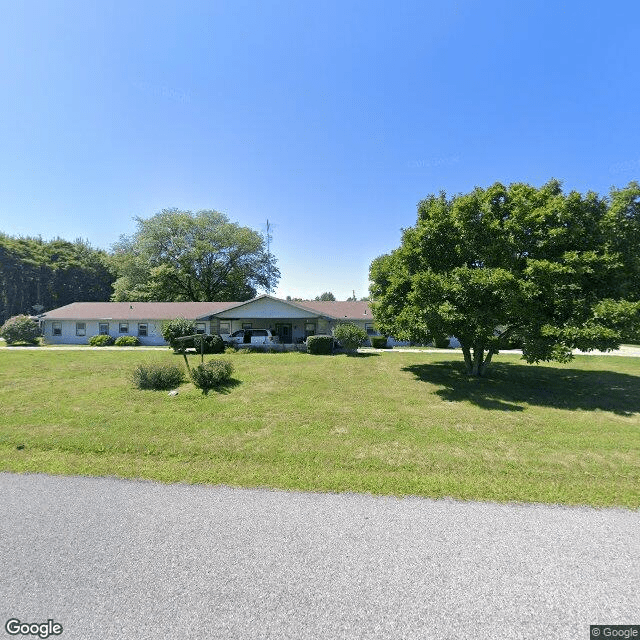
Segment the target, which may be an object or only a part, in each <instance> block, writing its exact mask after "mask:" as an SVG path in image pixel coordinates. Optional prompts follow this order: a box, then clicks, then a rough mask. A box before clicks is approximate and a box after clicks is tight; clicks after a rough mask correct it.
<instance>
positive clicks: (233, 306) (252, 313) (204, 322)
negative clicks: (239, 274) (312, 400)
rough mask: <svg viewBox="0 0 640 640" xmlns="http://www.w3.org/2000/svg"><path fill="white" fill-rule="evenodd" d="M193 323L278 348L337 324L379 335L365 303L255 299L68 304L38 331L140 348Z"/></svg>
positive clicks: (66, 340)
mask: <svg viewBox="0 0 640 640" xmlns="http://www.w3.org/2000/svg"><path fill="white" fill-rule="evenodd" d="M179 317H182V318H187V319H188V320H193V321H194V322H195V323H196V329H197V331H198V332H199V333H211V334H227V333H229V334H230V333H233V332H234V331H237V330H238V329H270V330H271V332H272V333H273V335H274V336H278V338H279V340H280V342H282V343H285V344H287V343H294V342H300V341H301V340H304V339H306V338H307V337H308V336H311V335H317V334H330V333H331V331H332V329H333V328H334V327H335V326H336V325H337V324H338V323H339V322H341V321H342V322H353V323H354V324H357V325H359V326H361V327H362V328H363V329H365V330H366V332H367V333H368V334H369V335H379V334H378V333H377V332H376V331H375V329H374V325H373V317H372V315H371V309H370V307H369V303H368V302H364V301H353V302H352V301H340V302H338V301H335V302H325V301H311V300H310V301H304V302H292V301H289V300H281V299H279V298H275V297H273V296H270V295H261V296H258V297H257V298H254V299H253V300H247V301H245V302H74V303H72V304H68V305H66V306H64V307H59V308H58V309H53V310H52V311H48V312H47V313H44V314H43V315H42V316H41V317H40V320H41V326H42V331H43V335H44V337H45V339H46V340H47V342H49V343H54V344H55V343H59V344H86V343H87V342H88V341H89V338H90V337H91V336H95V335H99V334H105V335H110V336H113V338H118V337H119V336H137V337H138V338H139V339H140V342H141V343H142V344H145V345H164V344H166V343H165V341H164V339H163V337H162V334H161V328H162V323H163V322H164V321H165V320H173V319H175V318H179Z"/></svg>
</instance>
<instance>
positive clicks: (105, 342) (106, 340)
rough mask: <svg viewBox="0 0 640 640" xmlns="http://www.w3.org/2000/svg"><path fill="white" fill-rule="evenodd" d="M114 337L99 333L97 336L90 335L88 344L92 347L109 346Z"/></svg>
mask: <svg viewBox="0 0 640 640" xmlns="http://www.w3.org/2000/svg"><path fill="white" fill-rule="evenodd" d="M114 342H115V341H114V339H113V338H112V337H111V336H106V335H103V334H100V335H99V336H91V337H90V338H89V344H90V345H91V346H92V347H109V346H111V345H112V344H113V343H114Z"/></svg>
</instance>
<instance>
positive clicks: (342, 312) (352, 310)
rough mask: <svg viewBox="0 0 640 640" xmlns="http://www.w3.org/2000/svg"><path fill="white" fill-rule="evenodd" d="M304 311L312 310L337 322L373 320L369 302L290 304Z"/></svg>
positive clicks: (341, 301)
mask: <svg viewBox="0 0 640 640" xmlns="http://www.w3.org/2000/svg"><path fill="white" fill-rule="evenodd" d="M290 304H294V305H296V306H299V307H302V308H303V309H310V310H311V311H316V312H317V313H321V314H323V315H325V316H331V317H332V318H336V319H337V320H367V319H371V318H372V315H371V308H370V307H369V303H368V302H364V301H351V300H335V301H332V302H329V301H324V300H322V301H321V300H304V301H303V302H290Z"/></svg>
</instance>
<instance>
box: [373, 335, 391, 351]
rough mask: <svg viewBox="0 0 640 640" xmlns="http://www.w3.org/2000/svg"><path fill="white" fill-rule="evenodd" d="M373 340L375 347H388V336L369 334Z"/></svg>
mask: <svg viewBox="0 0 640 640" xmlns="http://www.w3.org/2000/svg"><path fill="white" fill-rule="evenodd" d="M369 340H371V346H372V347H373V348H374V349H388V348H389V346H388V345H387V336H369Z"/></svg>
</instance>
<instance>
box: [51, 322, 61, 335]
mask: <svg viewBox="0 0 640 640" xmlns="http://www.w3.org/2000/svg"><path fill="white" fill-rule="evenodd" d="M51 335H54V336H61V335H62V322H52V323H51Z"/></svg>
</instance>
